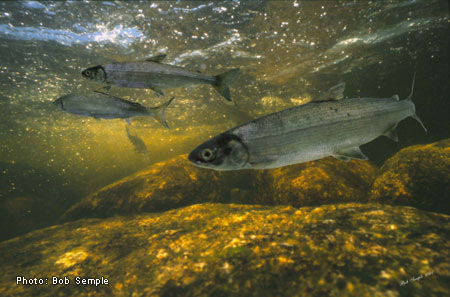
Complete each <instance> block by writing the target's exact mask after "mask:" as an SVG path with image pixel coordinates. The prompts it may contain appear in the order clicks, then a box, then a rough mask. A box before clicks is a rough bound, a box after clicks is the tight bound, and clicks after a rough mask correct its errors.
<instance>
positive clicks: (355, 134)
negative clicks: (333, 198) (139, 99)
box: [188, 79, 426, 170]
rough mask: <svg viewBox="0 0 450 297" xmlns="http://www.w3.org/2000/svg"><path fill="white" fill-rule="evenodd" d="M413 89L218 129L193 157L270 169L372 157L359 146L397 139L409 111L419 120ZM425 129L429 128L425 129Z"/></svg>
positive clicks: (210, 163) (220, 165) (203, 163)
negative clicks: (400, 94) (402, 97)
mask: <svg viewBox="0 0 450 297" xmlns="http://www.w3.org/2000/svg"><path fill="white" fill-rule="evenodd" d="M413 88H414V79H413V84H412V89H411V93H410V95H409V96H408V98H407V99H406V100H401V101H400V100H399V97H398V95H394V96H392V97H391V98H351V99H341V98H342V97H343V96H342V91H343V89H344V85H343V84H341V85H340V86H339V85H338V86H336V87H333V88H332V89H330V91H331V92H332V93H333V92H334V93H336V94H335V95H336V96H333V98H328V99H327V100H324V99H322V100H321V101H317V100H316V101H314V102H311V103H308V104H305V105H301V106H295V107H292V108H289V109H286V110H283V111H280V112H276V113H273V114H270V115H267V116H264V117H261V118H258V119H255V120H253V121H250V122H248V123H245V124H243V125H240V126H238V127H236V128H233V129H231V130H228V131H226V132H224V133H222V134H219V135H217V136H215V137H213V138H212V139H210V140H208V141H206V142H205V143H203V144H202V145H200V146H198V147H197V148H196V149H194V150H193V151H192V152H191V153H190V154H189V156H188V159H189V160H190V161H191V162H192V163H193V164H194V165H196V166H199V167H204V168H209V169H215V170H238V169H266V168H277V167H282V166H286V165H291V164H296V163H301V162H307V161H312V160H317V159H321V158H324V157H327V156H333V157H335V158H337V159H340V160H344V161H348V160H350V159H362V160H367V157H366V156H365V155H364V154H363V153H362V152H361V150H360V148H359V146H360V145H362V144H365V143H368V142H370V141H372V140H374V139H375V138H377V137H378V136H380V135H385V136H387V137H389V138H391V139H392V140H394V141H398V137H397V132H396V127H397V124H398V123H399V122H400V121H402V120H403V119H405V118H407V117H412V118H414V119H416V120H417V121H419V123H420V124H421V125H422V127H423V128H424V129H425V126H424V125H423V124H422V122H421V121H420V119H419V118H418V117H417V115H416V113H415V106H414V103H413V102H412V101H411V97H412V94H413ZM425 131H426V129H425Z"/></svg>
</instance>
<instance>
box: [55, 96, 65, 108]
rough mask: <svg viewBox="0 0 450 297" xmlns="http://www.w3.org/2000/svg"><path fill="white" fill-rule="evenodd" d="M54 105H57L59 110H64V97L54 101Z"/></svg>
mask: <svg viewBox="0 0 450 297" xmlns="http://www.w3.org/2000/svg"><path fill="white" fill-rule="evenodd" d="M53 105H55V106H56V107H58V108H61V109H64V100H63V97H60V98H58V99H56V100H55V101H53Z"/></svg>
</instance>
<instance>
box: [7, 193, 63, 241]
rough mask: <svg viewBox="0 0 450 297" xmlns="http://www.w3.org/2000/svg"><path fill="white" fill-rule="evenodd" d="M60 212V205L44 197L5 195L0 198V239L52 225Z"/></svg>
mask: <svg viewBox="0 0 450 297" xmlns="http://www.w3.org/2000/svg"><path fill="white" fill-rule="evenodd" d="M60 213H61V210H60V209H59V208H58V206H56V205H55V204H54V203H49V202H47V201H45V200H43V199H39V198H30V197H24V196H18V197H8V198H6V197H3V198H1V199H0V241H2V240H5V239H9V238H12V237H15V236H18V235H21V234H24V233H26V232H29V231H32V230H35V229H39V228H43V227H46V226H49V225H52V224H54V223H55V222H56V220H57V219H58V214H60ZM55 214H56V215H55Z"/></svg>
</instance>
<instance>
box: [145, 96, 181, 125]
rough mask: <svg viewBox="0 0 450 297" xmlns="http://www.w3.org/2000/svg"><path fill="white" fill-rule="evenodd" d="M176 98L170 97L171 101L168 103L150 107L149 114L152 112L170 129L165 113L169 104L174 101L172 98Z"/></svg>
mask: <svg viewBox="0 0 450 297" xmlns="http://www.w3.org/2000/svg"><path fill="white" fill-rule="evenodd" d="M173 99H175V97H172V98H170V100H169V101H167V102H166V103H163V104H161V105H160V106H157V107H152V108H149V109H148V110H149V114H151V115H152V116H153V117H154V118H155V119H156V120H157V121H158V122H160V123H161V124H162V125H163V126H164V127H166V128H167V129H170V127H169V125H168V124H167V122H166V119H165V118H164V113H165V111H166V108H167V106H169V104H170V103H171V102H172V100H173Z"/></svg>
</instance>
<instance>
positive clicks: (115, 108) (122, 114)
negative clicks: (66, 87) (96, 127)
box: [53, 91, 174, 129]
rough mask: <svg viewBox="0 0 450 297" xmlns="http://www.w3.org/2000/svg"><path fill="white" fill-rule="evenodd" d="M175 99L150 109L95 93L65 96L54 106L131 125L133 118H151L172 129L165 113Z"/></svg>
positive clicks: (56, 101)
mask: <svg viewBox="0 0 450 297" xmlns="http://www.w3.org/2000/svg"><path fill="white" fill-rule="evenodd" d="M173 99H174V98H171V99H170V100H169V101H167V102H166V103H164V104H162V105H160V106H157V107H150V108H148V107H145V106H142V105H141V104H139V103H135V102H131V101H128V100H125V99H121V98H118V97H113V96H110V95H108V94H105V93H102V92H98V91H94V92H91V93H88V94H69V95H65V96H62V97H60V98H58V99H56V100H55V101H54V102H53V104H54V105H56V106H57V107H59V108H60V109H61V110H63V111H65V112H68V113H72V114H76V115H82V116H88V117H93V118H96V119H98V118H102V119H124V120H125V121H126V122H127V123H129V124H130V123H131V118H133V117H139V116H150V117H153V118H155V119H156V120H157V121H158V122H160V123H161V124H162V125H163V126H164V127H166V128H167V129H170V128H169V125H168V124H167V122H166V120H165V118H164V113H165V111H166V108H167V106H169V104H170V103H171V102H172V100H173Z"/></svg>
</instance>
